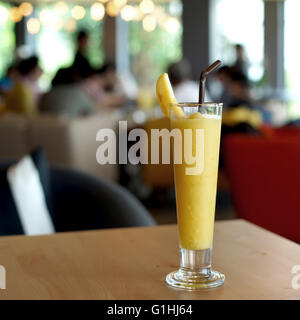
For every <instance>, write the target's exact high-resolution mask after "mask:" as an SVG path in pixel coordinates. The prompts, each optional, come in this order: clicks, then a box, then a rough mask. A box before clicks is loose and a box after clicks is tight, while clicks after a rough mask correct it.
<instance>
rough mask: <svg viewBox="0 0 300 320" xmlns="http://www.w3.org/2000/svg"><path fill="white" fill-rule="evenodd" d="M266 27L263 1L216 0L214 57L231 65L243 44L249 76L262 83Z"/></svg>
mask: <svg viewBox="0 0 300 320" xmlns="http://www.w3.org/2000/svg"><path fill="white" fill-rule="evenodd" d="M296 1H297V0H296ZM263 24H264V3H263V1H262V0H243V1H241V0H215V15H214V18H213V30H214V32H215V34H214V35H213V39H214V44H213V47H214V49H213V55H214V58H220V59H222V61H224V63H225V64H228V65H231V64H232V63H234V60H235V51H234V45H235V44H237V43H239V44H242V45H243V46H244V47H245V50H246V53H247V57H248V60H249V64H250V66H249V75H248V76H249V78H250V79H251V80H253V81H259V80H260V79H261V78H262V76H263V73H264V68H263V60H264V25H263Z"/></svg>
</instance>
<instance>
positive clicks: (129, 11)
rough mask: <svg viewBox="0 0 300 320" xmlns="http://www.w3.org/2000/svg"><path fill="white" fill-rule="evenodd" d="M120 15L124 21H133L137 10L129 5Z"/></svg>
mask: <svg viewBox="0 0 300 320" xmlns="http://www.w3.org/2000/svg"><path fill="white" fill-rule="evenodd" d="M120 15H121V18H122V19H123V20H125V21H131V20H133V19H134V18H135V16H136V8H135V7H133V6H130V5H127V6H125V7H123V8H122V9H121V12H120Z"/></svg>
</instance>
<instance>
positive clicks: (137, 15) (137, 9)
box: [134, 7, 144, 21]
mask: <svg viewBox="0 0 300 320" xmlns="http://www.w3.org/2000/svg"><path fill="white" fill-rule="evenodd" d="M143 18H144V14H143V12H142V11H141V9H140V7H135V16H134V20H136V21H141V20H142V19H143Z"/></svg>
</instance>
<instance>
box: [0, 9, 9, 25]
mask: <svg viewBox="0 0 300 320" xmlns="http://www.w3.org/2000/svg"><path fill="white" fill-rule="evenodd" d="M8 17H9V11H8V10H7V9H6V8H5V7H2V6H0V24H4V23H5V22H6V21H7V19H8Z"/></svg>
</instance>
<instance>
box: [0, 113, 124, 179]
mask: <svg viewBox="0 0 300 320" xmlns="http://www.w3.org/2000/svg"><path fill="white" fill-rule="evenodd" d="M119 119H120V113H119V112H106V113H101V114H98V115H94V116H89V117H82V118H78V119H67V118H65V117H59V116H54V115H48V114H41V115H39V116H37V117H25V116H22V115H17V114H5V115H3V116H1V117H0V161H5V160H18V159H20V158H21V157H22V156H23V155H25V154H27V153H28V152H30V151H32V150H33V149H34V148H35V147H37V146H43V147H44V149H45V151H46V155H47V158H48V161H49V162H50V164H53V165H59V166H66V167H70V168H75V169H79V170H82V171H85V172H87V173H90V174H92V175H94V176H97V177H102V178H106V179H109V180H113V181H117V180H118V177H119V172H118V166H117V165H100V164H98V163H97V161H96V150H97V148H98V147H99V142H97V141H96V133H97V132H98V130H99V129H102V128H112V129H114V130H117V125H118V120H119Z"/></svg>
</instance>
